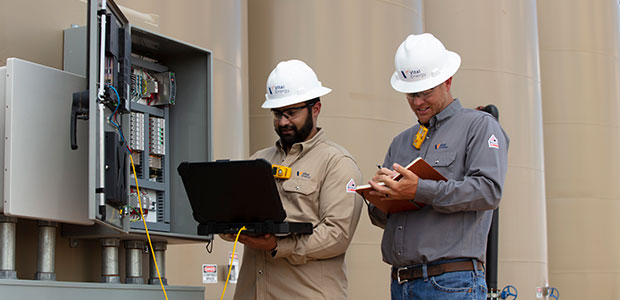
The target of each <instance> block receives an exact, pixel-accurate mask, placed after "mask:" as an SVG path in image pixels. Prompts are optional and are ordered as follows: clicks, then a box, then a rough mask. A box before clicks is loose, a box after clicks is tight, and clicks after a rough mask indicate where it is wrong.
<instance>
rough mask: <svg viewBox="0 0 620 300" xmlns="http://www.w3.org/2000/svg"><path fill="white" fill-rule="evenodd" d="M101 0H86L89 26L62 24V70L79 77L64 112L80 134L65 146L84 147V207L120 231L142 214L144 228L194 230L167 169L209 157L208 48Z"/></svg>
mask: <svg viewBox="0 0 620 300" xmlns="http://www.w3.org/2000/svg"><path fill="white" fill-rule="evenodd" d="M104 2H105V1H104ZM105 3H106V4H105V7H103V6H102V3H101V2H99V1H90V2H89V22H88V26H87V27H81V28H80V27H78V28H71V29H67V30H66V31H65V43H64V44H65V52H64V53H65V56H64V60H65V62H64V66H65V69H66V71H70V72H73V73H76V74H84V75H85V76H86V77H87V81H88V90H87V91H76V93H75V94H74V97H73V98H74V107H77V108H76V109H75V110H76V112H75V113H74V114H72V115H75V116H76V118H75V120H72V122H82V121H81V120H80V119H82V120H88V130H89V142H88V144H87V145H73V144H72V147H75V148H78V147H87V148H88V150H89V199H88V202H89V217H90V218H91V219H92V220H94V221H95V222H97V223H101V224H104V225H107V226H108V227H110V226H111V227H113V228H118V230H119V231H122V232H126V233H127V232H133V231H136V232H140V231H141V230H144V223H146V225H147V226H148V230H149V231H150V232H155V233H157V232H159V233H162V234H182V235H195V234H196V225H197V223H196V222H195V221H194V220H193V218H192V217H191V216H192V211H191V208H190V206H189V203H187V201H186V199H185V197H184V193H185V190H184V188H183V184H182V182H181V180H180V179H179V178H177V177H178V176H173V175H176V173H174V172H171V170H173V169H175V168H176V166H177V165H178V164H179V163H180V162H181V161H208V160H211V159H212V151H211V149H212V142H211V132H212V126H211V120H212V112H211V111H212V110H211V101H212V100H211V98H212V92H211V88H212V76H211V72H212V56H211V52H210V51H209V50H206V49H202V48H199V47H196V46H193V45H189V44H187V43H183V42H180V41H177V40H174V39H171V38H168V37H165V36H162V35H160V34H156V33H152V32H149V31H146V30H144V29H141V28H137V27H133V26H132V25H131V24H130V23H129V22H128V21H127V19H126V18H125V17H124V16H123V14H122V12H121V11H120V9H119V8H118V7H117V6H116V5H115V4H114V2H113V1H109V0H108V1H107V2H105ZM84 44H86V45H87V46H88V47H87V49H88V51H87V53H88V55H86V57H87V60H86V64H84V63H82V64H80V62H79V61H75V60H76V59H78V60H79V59H82V58H83V57H84V55H81V52H84V51H85V50H86V48H85V47H84ZM85 95H87V96H85ZM84 99H87V100H84ZM80 101H82V102H83V103H80ZM76 102H77V103H76ZM84 107H87V109H85V108H84ZM143 221H145V222H143Z"/></svg>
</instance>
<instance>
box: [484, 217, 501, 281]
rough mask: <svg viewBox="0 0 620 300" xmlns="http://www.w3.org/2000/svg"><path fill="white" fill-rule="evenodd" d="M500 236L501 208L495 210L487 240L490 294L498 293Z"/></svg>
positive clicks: (487, 270) (487, 277)
mask: <svg viewBox="0 0 620 300" xmlns="http://www.w3.org/2000/svg"><path fill="white" fill-rule="evenodd" d="M498 234H499V208H496V209H495V210H493V221H491V229H490V230H489V237H488V240H487V265H486V280H487V288H488V290H489V292H490V293H492V292H497V291H498V290H497V254H498V253H497V244H498Z"/></svg>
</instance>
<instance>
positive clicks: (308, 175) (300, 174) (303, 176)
mask: <svg viewBox="0 0 620 300" xmlns="http://www.w3.org/2000/svg"><path fill="white" fill-rule="evenodd" d="M297 176H298V177H301V178H307V179H310V178H312V176H310V174H308V173H306V172H301V171H297Z"/></svg>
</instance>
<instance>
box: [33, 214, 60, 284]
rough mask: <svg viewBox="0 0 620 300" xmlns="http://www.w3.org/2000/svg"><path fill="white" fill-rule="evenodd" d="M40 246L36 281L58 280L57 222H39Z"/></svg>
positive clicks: (35, 275)
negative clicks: (55, 270) (56, 263)
mask: <svg viewBox="0 0 620 300" xmlns="http://www.w3.org/2000/svg"><path fill="white" fill-rule="evenodd" d="M38 225H39V246H38V250H37V272H36V273H35V274H34V279H35V280H52V281H53V280H56V273H54V268H55V263H54V261H55V258H56V227H57V226H58V224H57V223H55V222H49V221H39V222H38Z"/></svg>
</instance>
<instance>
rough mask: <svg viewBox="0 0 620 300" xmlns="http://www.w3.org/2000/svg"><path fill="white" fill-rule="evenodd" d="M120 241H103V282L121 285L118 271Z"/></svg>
mask: <svg viewBox="0 0 620 300" xmlns="http://www.w3.org/2000/svg"><path fill="white" fill-rule="evenodd" d="M119 245H120V241H119V240H118V239H102V240H101V282H105V283H120V282H121V276H120V275H119V271H118V246H119Z"/></svg>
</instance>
